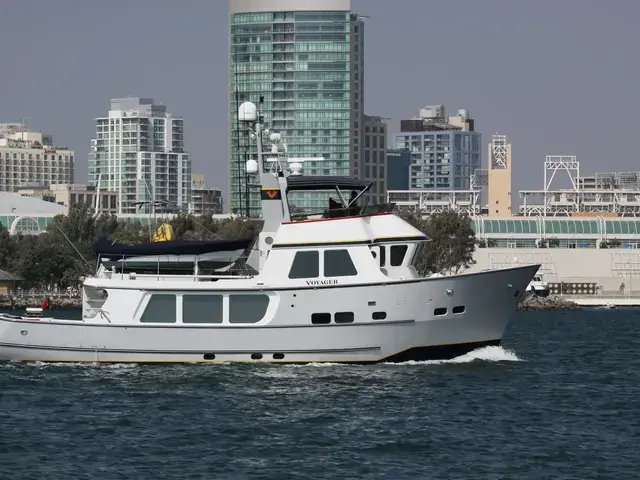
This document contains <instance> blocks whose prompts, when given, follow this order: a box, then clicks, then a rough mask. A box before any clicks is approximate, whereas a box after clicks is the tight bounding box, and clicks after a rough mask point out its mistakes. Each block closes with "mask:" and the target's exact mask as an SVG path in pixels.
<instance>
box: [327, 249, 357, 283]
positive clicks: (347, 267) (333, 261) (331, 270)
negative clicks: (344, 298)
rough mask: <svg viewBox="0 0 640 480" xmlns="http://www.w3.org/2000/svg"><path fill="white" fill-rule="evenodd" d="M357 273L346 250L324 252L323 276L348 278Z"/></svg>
mask: <svg viewBox="0 0 640 480" xmlns="http://www.w3.org/2000/svg"><path fill="white" fill-rule="evenodd" d="M357 274H358V271H357V270H356V267H355V266H354V265H353V262H352V261H351V255H349V252H348V251H347V250H325V252H324V276H325V277H348V276H350V275H357Z"/></svg>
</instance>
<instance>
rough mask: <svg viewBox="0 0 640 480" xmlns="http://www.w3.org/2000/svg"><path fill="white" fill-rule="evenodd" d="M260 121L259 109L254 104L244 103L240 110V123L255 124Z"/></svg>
mask: <svg viewBox="0 0 640 480" xmlns="http://www.w3.org/2000/svg"><path fill="white" fill-rule="evenodd" d="M257 120H258V107H256V105H255V104H254V103H251V102H244V103H243V104H241V105H240V107H239V108H238V121H240V122H255V121H257Z"/></svg>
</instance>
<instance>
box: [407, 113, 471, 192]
mask: <svg viewBox="0 0 640 480" xmlns="http://www.w3.org/2000/svg"><path fill="white" fill-rule="evenodd" d="M474 123H475V122H474V120H473V119H472V118H471V117H469V115H468V113H467V111H466V110H463V109H461V110H458V115H456V116H447V115H446V113H445V110H444V106H443V105H437V106H428V107H426V108H423V109H421V110H420V114H419V116H418V117H415V118H412V119H408V120H401V122H400V131H401V133H399V134H398V135H396V137H395V148H397V149H400V150H409V151H410V152H411V177H410V178H411V184H410V188H411V189H443V190H452V189H459V190H463V189H469V188H470V178H471V175H472V174H473V172H474V171H475V170H476V169H478V168H480V165H481V164H480V143H481V134H480V133H479V132H475V131H474V130H473V129H474Z"/></svg>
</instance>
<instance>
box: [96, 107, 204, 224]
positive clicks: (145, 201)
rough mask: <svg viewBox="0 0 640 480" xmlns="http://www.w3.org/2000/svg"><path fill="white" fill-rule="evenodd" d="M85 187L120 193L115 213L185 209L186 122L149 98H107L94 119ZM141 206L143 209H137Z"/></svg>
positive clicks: (188, 192) (188, 193)
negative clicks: (104, 113)
mask: <svg viewBox="0 0 640 480" xmlns="http://www.w3.org/2000/svg"><path fill="white" fill-rule="evenodd" d="M89 184H90V185H92V186H94V187H100V188H101V189H105V190H108V191H114V192H117V193H118V202H117V203H118V213H119V214H121V213H124V214H133V213H145V212H149V211H150V210H151V208H152V207H151V205H150V204H149V202H154V203H155V205H156V206H155V207H153V208H154V211H155V212H157V213H158V212H162V211H172V212H175V211H184V212H185V213H186V211H187V208H188V204H189V200H190V198H191V161H190V159H189V155H188V154H187V153H186V152H185V148H184V121H183V119H182V118H180V117H174V116H173V115H171V114H170V113H169V112H168V111H167V108H166V107H165V106H164V105H159V104H156V103H154V101H153V99H152V98H118V99H112V100H111V108H110V110H109V113H108V115H107V116H106V117H100V118H97V119H96V137H95V138H94V139H93V140H92V141H91V153H90V154H89ZM140 205H142V206H140Z"/></svg>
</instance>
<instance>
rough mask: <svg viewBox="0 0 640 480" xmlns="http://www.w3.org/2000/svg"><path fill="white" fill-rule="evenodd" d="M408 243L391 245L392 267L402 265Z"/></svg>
mask: <svg viewBox="0 0 640 480" xmlns="http://www.w3.org/2000/svg"><path fill="white" fill-rule="evenodd" d="M407 248H409V247H408V246H407V245H394V246H393V247H391V255H389V256H390V259H389V260H390V261H391V266H392V267H399V266H400V265H402V261H403V260H404V256H405V255H406V254H407Z"/></svg>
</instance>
